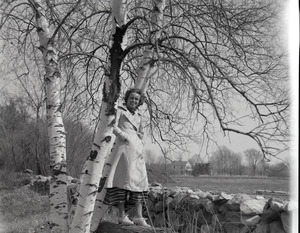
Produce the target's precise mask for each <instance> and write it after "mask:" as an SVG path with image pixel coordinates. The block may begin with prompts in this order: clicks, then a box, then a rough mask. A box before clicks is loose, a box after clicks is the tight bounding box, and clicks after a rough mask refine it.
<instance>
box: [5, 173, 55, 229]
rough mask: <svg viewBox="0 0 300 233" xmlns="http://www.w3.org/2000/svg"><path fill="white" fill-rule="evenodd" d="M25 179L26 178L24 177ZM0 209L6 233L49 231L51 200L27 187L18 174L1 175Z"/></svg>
mask: <svg viewBox="0 0 300 233" xmlns="http://www.w3.org/2000/svg"><path fill="white" fill-rule="evenodd" d="M23 177H25V176H23ZM0 180H1V184H0V209H1V212H2V214H3V216H2V221H3V222H4V224H5V225H4V227H5V233H43V232H49V229H47V218H48V214H49V200H48V197H47V196H41V195H39V194H37V193H35V192H33V191H31V190H29V189H28V188H27V187H26V186H24V187H20V185H21V183H22V182H23V181H24V180H23V178H20V175H17V174H12V173H11V174H8V173H7V172H1V173H0Z"/></svg>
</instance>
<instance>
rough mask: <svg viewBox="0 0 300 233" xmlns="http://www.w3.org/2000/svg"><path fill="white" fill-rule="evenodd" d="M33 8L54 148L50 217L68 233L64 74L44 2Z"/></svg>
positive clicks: (57, 229)
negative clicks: (62, 82)
mask: <svg viewBox="0 0 300 233" xmlns="http://www.w3.org/2000/svg"><path fill="white" fill-rule="evenodd" d="M28 1H29V3H30V6H31V7H32V9H33V11H34V14H35V19H36V27H37V33H38V37H39V41H40V47H39V48H40V50H41V51H42V53H43V59H44V63H45V64H44V65H45V84H46V98H47V100H46V108H47V123H48V137H49V146H50V170H51V173H52V174H51V175H52V179H51V181H50V195H49V198H50V217H49V222H50V223H49V226H50V229H51V231H53V232H68V223H67V219H68V210H67V192H66V190H67V185H66V135H65V129H64V125H63V120H62V114H61V102H60V70H59V67H58V61H57V51H56V49H55V45H54V41H53V40H51V37H50V29H49V23H48V21H47V19H46V17H45V10H44V9H43V7H42V5H41V3H40V1H38V0H36V1H34V0H28Z"/></svg>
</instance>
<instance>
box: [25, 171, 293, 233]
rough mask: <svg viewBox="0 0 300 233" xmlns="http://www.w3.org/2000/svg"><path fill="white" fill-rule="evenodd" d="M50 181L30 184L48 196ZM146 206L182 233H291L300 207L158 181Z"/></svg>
mask: <svg viewBox="0 0 300 233" xmlns="http://www.w3.org/2000/svg"><path fill="white" fill-rule="evenodd" d="M49 181H50V177H43V176H32V177H31V181H30V182H29V184H28V185H29V187H30V188H31V189H33V190H34V191H36V192H39V193H40V194H42V195H47V194H48V193H49ZM76 181H77V180H76V179H73V178H72V177H68V184H69V185H68V200H69V202H70V205H72V204H73V205H74V204H75V203H73V201H72V197H73V195H74V191H75V189H76ZM72 190H73V191H72ZM258 193H260V192H258ZM262 194H263V193H262ZM146 207H147V208H145V212H144V216H148V222H150V223H151V225H153V226H155V227H161V228H165V229H171V230H172V232H178V233H289V232H290V225H291V224H290V219H291V214H292V212H293V211H297V208H298V207H297V205H296V204H293V202H291V201H283V200H281V199H279V198H265V197H264V196H262V195H247V194H239V193H238V194H226V193H219V194H213V193H210V192H203V191H201V190H199V189H198V190H194V191H193V190H191V189H189V188H187V187H177V188H172V189H170V188H166V187H163V186H162V185H161V184H158V183H152V184H151V185H150V189H149V200H148V202H147V206H146Z"/></svg>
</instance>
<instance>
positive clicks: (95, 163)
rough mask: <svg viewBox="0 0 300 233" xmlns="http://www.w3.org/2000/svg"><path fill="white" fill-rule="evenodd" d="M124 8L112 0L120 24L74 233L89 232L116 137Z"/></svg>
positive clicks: (115, 0)
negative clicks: (104, 170) (114, 124)
mask: <svg viewBox="0 0 300 233" xmlns="http://www.w3.org/2000/svg"><path fill="white" fill-rule="evenodd" d="M124 2H126V1H124ZM123 10H124V5H122V4H121V2H120V1H118V0H112V12H113V17H114V21H116V23H117V25H116V24H115V25H114V26H115V27H113V33H112V34H113V36H112V37H113V41H112V47H111V49H110V60H109V64H108V66H107V72H105V80H104V87H103V98H102V105H101V110H100V121H99V124H98V129H97V133H96V136H95V139H94V143H93V146H92V150H91V153H90V155H89V157H88V159H87V161H86V163H85V165H84V172H83V175H82V177H81V179H80V180H81V184H80V190H79V197H78V203H77V206H76V210H75V215H74V219H73V221H72V225H71V232H72V233H77V232H78V233H79V232H80V233H88V232H90V226H91V220H92V216H93V211H94V207H95V202H96V195H97V192H98V190H99V181H100V179H101V177H102V174H103V167H104V163H105V158H106V156H107V154H108V152H109V151H110V149H111V144H112V139H113V133H112V131H113V125H112V124H111V122H112V121H113V119H115V118H116V113H117V111H116V106H115V104H116V102H117V100H118V98H119V95H120V89H121V86H120V80H119V78H120V77H119V75H120V66H121V63H122V60H123V59H122V53H123V49H122V40H123V36H124V34H125V31H126V28H124V27H122V26H123V25H124V15H123ZM102 181H103V179H102ZM100 188H101V187H100ZM100 207H101V206H100Z"/></svg>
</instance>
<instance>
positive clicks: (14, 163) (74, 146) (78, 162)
mask: <svg viewBox="0 0 300 233" xmlns="http://www.w3.org/2000/svg"><path fill="white" fill-rule="evenodd" d="M64 121H65V127H66V132H67V135H66V136H67V137H66V140H67V154H68V156H67V163H68V174H69V175H71V176H74V177H79V175H80V171H81V167H82V164H83V162H84V160H85V157H86V156H85V155H86V154H87V153H88V151H89V149H90V147H91V145H90V143H91V139H92V137H93V132H91V130H90V129H88V127H86V126H84V125H83V124H82V123H80V122H79V121H77V120H75V119H71V118H67V119H65V120H64ZM27 168H28V169H31V170H33V171H34V173H35V174H42V175H49V174H50V170H49V140H48V136H47V125H46V118H45V117H44V116H38V117H37V115H35V114H32V112H31V111H30V110H29V107H28V104H27V103H26V101H25V99H22V98H16V99H13V98H9V99H8V100H7V101H5V102H4V103H2V105H0V169H5V170H8V171H15V172H20V171H23V170H24V169H27Z"/></svg>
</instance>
